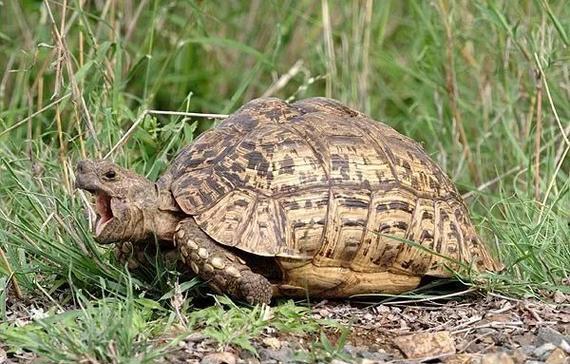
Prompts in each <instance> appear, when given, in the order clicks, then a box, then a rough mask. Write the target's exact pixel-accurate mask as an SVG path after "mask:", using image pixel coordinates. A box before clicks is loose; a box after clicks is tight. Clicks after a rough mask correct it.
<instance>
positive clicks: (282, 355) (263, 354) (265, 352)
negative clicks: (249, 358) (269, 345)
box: [259, 347, 294, 363]
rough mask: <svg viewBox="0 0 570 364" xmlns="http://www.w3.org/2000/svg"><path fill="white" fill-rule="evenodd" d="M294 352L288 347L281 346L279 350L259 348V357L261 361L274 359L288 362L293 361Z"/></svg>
mask: <svg viewBox="0 0 570 364" xmlns="http://www.w3.org/2000/svg"><path fill="white" fill-rule="evenodd" d="M293 356H294V352H293V350H291V349H290V348H288V347H282V348H281V349H279V350H272V349H266V348H262V349H261V350H259V359H260V361H261V362H262V363H265V362H268V361H270V360H276V361H278V362H280V363H290V362H292V361H293Z"/></svg>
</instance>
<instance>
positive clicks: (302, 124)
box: [159, 98, 497, 277]
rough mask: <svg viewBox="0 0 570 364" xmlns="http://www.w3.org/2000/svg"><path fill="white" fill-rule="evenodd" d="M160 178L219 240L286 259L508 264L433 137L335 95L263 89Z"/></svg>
mask: <svg viewBox="0 0 570 364" xmlns="http://www.w3.org/2000/svg"><path fill="white" fill-rule="evenodd" d="M159 185H161V186H163V187H164V188H170V189H171V192H172V195H173V196H174V198H175V200H176V202H177V203H178V205H179V206H180V208H181V209H182V210H183V211H184V212H185V213H186V214H188V215H192V216H193V217H194V219H195V220H196V222H197V224H198V225H199V226H200V227H201V229H202V230H203V231H204V232H206V234H208V235H209V236H210V237H211V238H213V239H214V240H215V241H217V242H218V243H220V244H223V245H225V246H229V247H235V248H237V249H240V250H242V251H245V252H249V253H252V254H255V255H259V256H268V257H277V258H278V259H280V261H281V262H282V266H283V267H285V270H287V269H289V268H288V267H292V266H297V267H298V266H300V265H306V264H307V263H308V262H310V263H312V265H310V266H312V267H342V268H346V269H347V270H350V271H351V272H356V273H357V274H358V273H360V272H367V273H376V272H399V273H398V274H402V273H403V274H406V275H412V276H423V275H431V276H440V277H443V276H449V275H450V272H449V270H448V269H446V266H448V267H449V266H451V267H457V264H456V263H457V262H463V263H466V264H467V265H471V266H473V267H474V268H475V269H477V270H484V269H488V270H496V269H497V266H496V263H495V262H494V261H493V260H492V258H491V257H490V255H489V253H488V252H487V251H486V249H485V247H484V245H483V244H482V243H481V241H480V240H479V238H478V236H477V234H476V232H475V229H474V227H473V225H472V223H471V221H470V219H469V214H468V212H467V209H466V206H465V204H464V202H463V201H462V199H461V197H460V195H459V194H458V191H457V189H456V188H455V186H454V185H453V183H452V182H451V180H450V179H449V178H448V177H447V176H446V174H445V173H444V172H443V171H442V170H441V168H440V167H439V166H438V165H437V164H435V163H434V162H433V161H432V160H431V159H430V158H429V157H428V155H427V154H426V153H425V151H424V150H423V149H422V147H421V146H420V145H419V144H418V143H416V142H415V141H413V140H411V139H409V138H407V137H405V136H403V135H401V134H399V133H398V132H397V131H395V130H394V129H392V128H390V127H389V126H387V125H385V124H383V123H380V122H377V121H374V120H371V119H370V118H369V117H367V116H366V115H364V114H362V113H360V112H357V111H355V110H352V109H350V108H348V107H346V106H344V105H342V104H340V103H339V102H337V101H334V100H331V99H326V98H311V99H306V100H301V101H298V102H295V103H292V104H288V103H286V102H284V101H282V100H279V99H276V98H263V99H257V100H253V101H251V102H249V103H247V104H246V105H244V106H243V107H242V108H241V109H239V110H238V111H237V112H235V113H234V114H233V115H231V116H230V117H229V118H228V119H226V120H225V121H224V122H222V123H221V124H220V125H219V126H217V127H216V128H213V129H211V130H209V131H207V132H205V133H203V134H202V135H201V136H200V137H199V138H198V139H197V140H196V141H195V142H194V143H193V144H191V145H189V146H188V147H186V148H185V149H184V150H182V151H181V153H180V154H179V155H178V156H177V157H176V159H175V160H174V162H173V163H172V165H171V167H170V168H169V170H168V171H167V173H165V175H164V176H163V177H162V179H161V180H160V181H159ZM434 252H435V254H433V253H434ZM448 258H450V259H448ZM454 262H455V263H454Z"/></svg>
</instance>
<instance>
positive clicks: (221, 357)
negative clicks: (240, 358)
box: [200, 352, 237, 364]
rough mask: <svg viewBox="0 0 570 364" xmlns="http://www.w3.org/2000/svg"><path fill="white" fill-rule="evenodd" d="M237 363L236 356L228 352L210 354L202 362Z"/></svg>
mask: <svg viewBox="0 0 570 364" xmlns="http://www.w3.org/2000/svg"><path fill="white" fill-rule="evenodd" d="M236 362H237V360H236V356H235V355H234V354H232V353H228V352H223V353H212V354H208V355H206V356H205V357H204V358H202V360H201V361H200V363H201V364H235V363H236Z"/></svg>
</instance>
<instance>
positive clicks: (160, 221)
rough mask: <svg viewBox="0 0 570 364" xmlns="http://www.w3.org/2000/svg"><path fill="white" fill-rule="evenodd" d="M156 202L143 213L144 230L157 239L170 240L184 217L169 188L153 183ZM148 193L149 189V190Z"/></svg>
mask: <svg viewBox="0 0 570 364" xmlns="http://www.w3.org/2000/svg"><path fill="white" fill-rule="evenodd" d="M155 191H156V198H157V200H156V201H157V203H156V205H155V206H153V208H152V209H151V210H150V211H146V213H145V214H144V226H145V230H146V231H147V232H149V235H150V236H155V237H156V238H157V239H158V240H168V241H172V239H173V236H174V231H175V230H176V226H177V225H178V223H179V222H180V221H181V220H182V219H183V218H184V217H186V216H185V215H184V214H183V213H182V211H181V210H180V208H179V207H178V204H177V203H176V200H175V199H174V197H173V196H172V193H171V192H170V190H169V189H164V188H161V186H160V184H158V183H157V184H155ZM149 193H150V191H149Z"/></svg>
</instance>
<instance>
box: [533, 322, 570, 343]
mask: <svg viewBox="0 0 570 364" xmlns="http://www.w3.org/2000/svg"><path fill="white" fill-rule="evenodd" d="M537 336H538V338H539V339H540V343H541V344H542V343H553V344H554V345H557V346H560V345H561V344H562V342H563V341H566V342H570V338H569V337H567V336H564V335H562V334H561V333H559V332H558V331H556V330H554V329H553V328H551V327H546V326H545V327H541V328H539V329H538V334H537Z"/></svg>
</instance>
